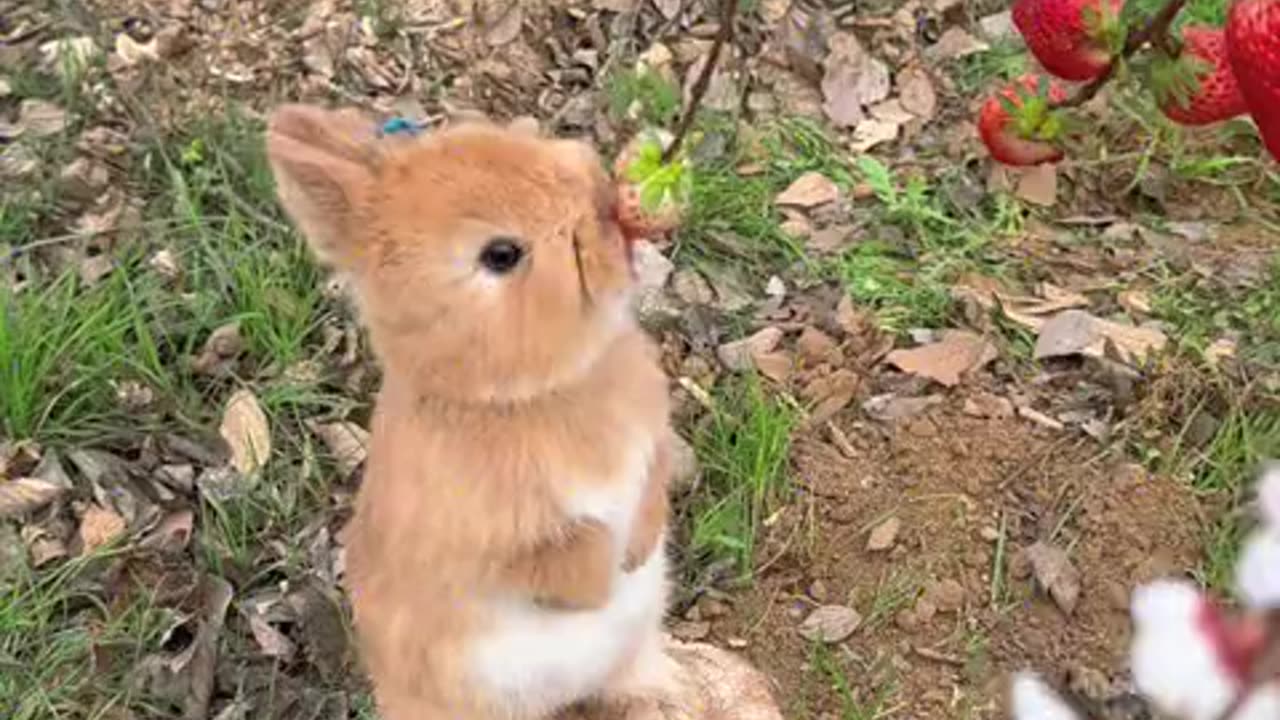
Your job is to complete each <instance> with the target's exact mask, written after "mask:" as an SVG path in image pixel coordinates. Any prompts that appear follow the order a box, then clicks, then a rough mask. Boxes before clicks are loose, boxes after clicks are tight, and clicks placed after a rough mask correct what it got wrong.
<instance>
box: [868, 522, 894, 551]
mask: <svg viewBox="0 0 1280 720" xmlns="http://www.w3.org/2000/svg"><path fill="white" fill-rule="evenodd" d="M901 529H902V521H901V520H899V519H898V518H896V517H891V518H889V519H888V520H885V521H884V522H882V523H880V524H879V525H877V526H876V528H875V529H874V530H872V531H871V535H870V536H868V537H867V550H870V551H871V552H882V551H885V550H888V549H889V548H891V547H893V544H894V543H895V542H897V540H898V531H899V530H901Z"/></svg>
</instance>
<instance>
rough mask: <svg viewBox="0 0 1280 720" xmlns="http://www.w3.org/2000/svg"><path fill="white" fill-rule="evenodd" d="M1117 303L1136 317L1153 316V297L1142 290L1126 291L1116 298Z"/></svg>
mask: <svg viewBox="0 0 1280 720" xmlns="http://www.w3.org/2000/svg"><path fill="white" fill-rule="evenodd" d="M1116 302H1118V303H1120V307H1122V308H1124V309H1125V310H1127V311H1128V312H1129V314H1130V315H1133V316H1135V317H1136V316H1139V315H1150V314H1151V297H1150V296H1149V295H1147V294H1146V293H1145V292H1143V291H1141V290H1124V291H1122V292H1121V293H1120V294H1119V295H1117V296H1116Z"/></svg>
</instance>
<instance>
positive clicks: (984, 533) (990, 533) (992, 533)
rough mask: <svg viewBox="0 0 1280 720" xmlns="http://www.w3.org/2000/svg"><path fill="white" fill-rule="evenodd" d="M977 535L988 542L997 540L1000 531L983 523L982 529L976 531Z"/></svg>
mask: <svg viewBox="0 0 1280 720" xmlns="http://www.w3.org/2000/svg"><path fill="white" fill-rule="evenodd" d="M978 537H980V538H982V539H983V540H986V541H987V542H989V543H993V542H999V541H1000V531H999V530H996V529H995V528H993V527H991V526H990V525H984V526H983V527H982V529H981V530H979V531H978Z"/></svg>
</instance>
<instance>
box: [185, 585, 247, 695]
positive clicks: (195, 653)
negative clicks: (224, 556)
mask: <svg viewBox="0 0 1280 720" xmlns="http://www.w3.org/2000/svg"><path fill="white" fill-rule="evenodd" d="M202 585H203V596H204V603H203V608H202V609H201V618H200V627H199V630H197V631H196V637H195V640H194V641H193V642H192V643H191V652H190V655H189V657H187V658H185V659H186V660H187V662H186V664H185V671H186V672H187V682H188V685H187V696H186V698H185V699H184V701H183V704H182V705H183V707H182V710H183V712H182V718H183V720H204V718H206V717H208V715H209V703H210V701H212V700H213V691H214V680H215V677H214V675H215V673H214V671H215V670H216V669H217V664H218V640H219V638H220V636H221V635H222V626H223V624H224V623H225V622H226V617H227V608H228V607H229V606H230V605H231V598H232V597H234V595H235V590H234V589H233V588H232V587H231V583H229V582H227V581H226V580H224V579H222V578H220V577H217V576H214V575H206V576H205V578H204V582H203V583H202Z"/></svg>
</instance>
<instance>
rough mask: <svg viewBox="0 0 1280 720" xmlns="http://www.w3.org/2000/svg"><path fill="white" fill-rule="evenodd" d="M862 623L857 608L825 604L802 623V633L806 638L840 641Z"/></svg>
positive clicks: (827, 641) (826, 641) (819, 640)
mask: <svg viewBox="0 0 1280 720" xmlns="http://www.w3.org/2000/svg"><path fill="white" fill-rule="evenodd" d="M861 624H862V616H861V615H859V614H858V611H857V610H854V609H853V608H851V607H845V606H844V605H823V606H821V607H819V608H818V609H816V610H814V611H813V612H811V613H809V617H807V618H805V619H804V622H802V623H800V635H801V637H803V638H804V639H806V640H812V641H818V642H824V643H828V644H830V643H838V642H840V641H842V640H845V639H846V638H848V637H849V636H850V635H852V634H853V633H854V631H855V630H857V629H858V626H859V625H861Z"/></svg>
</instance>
